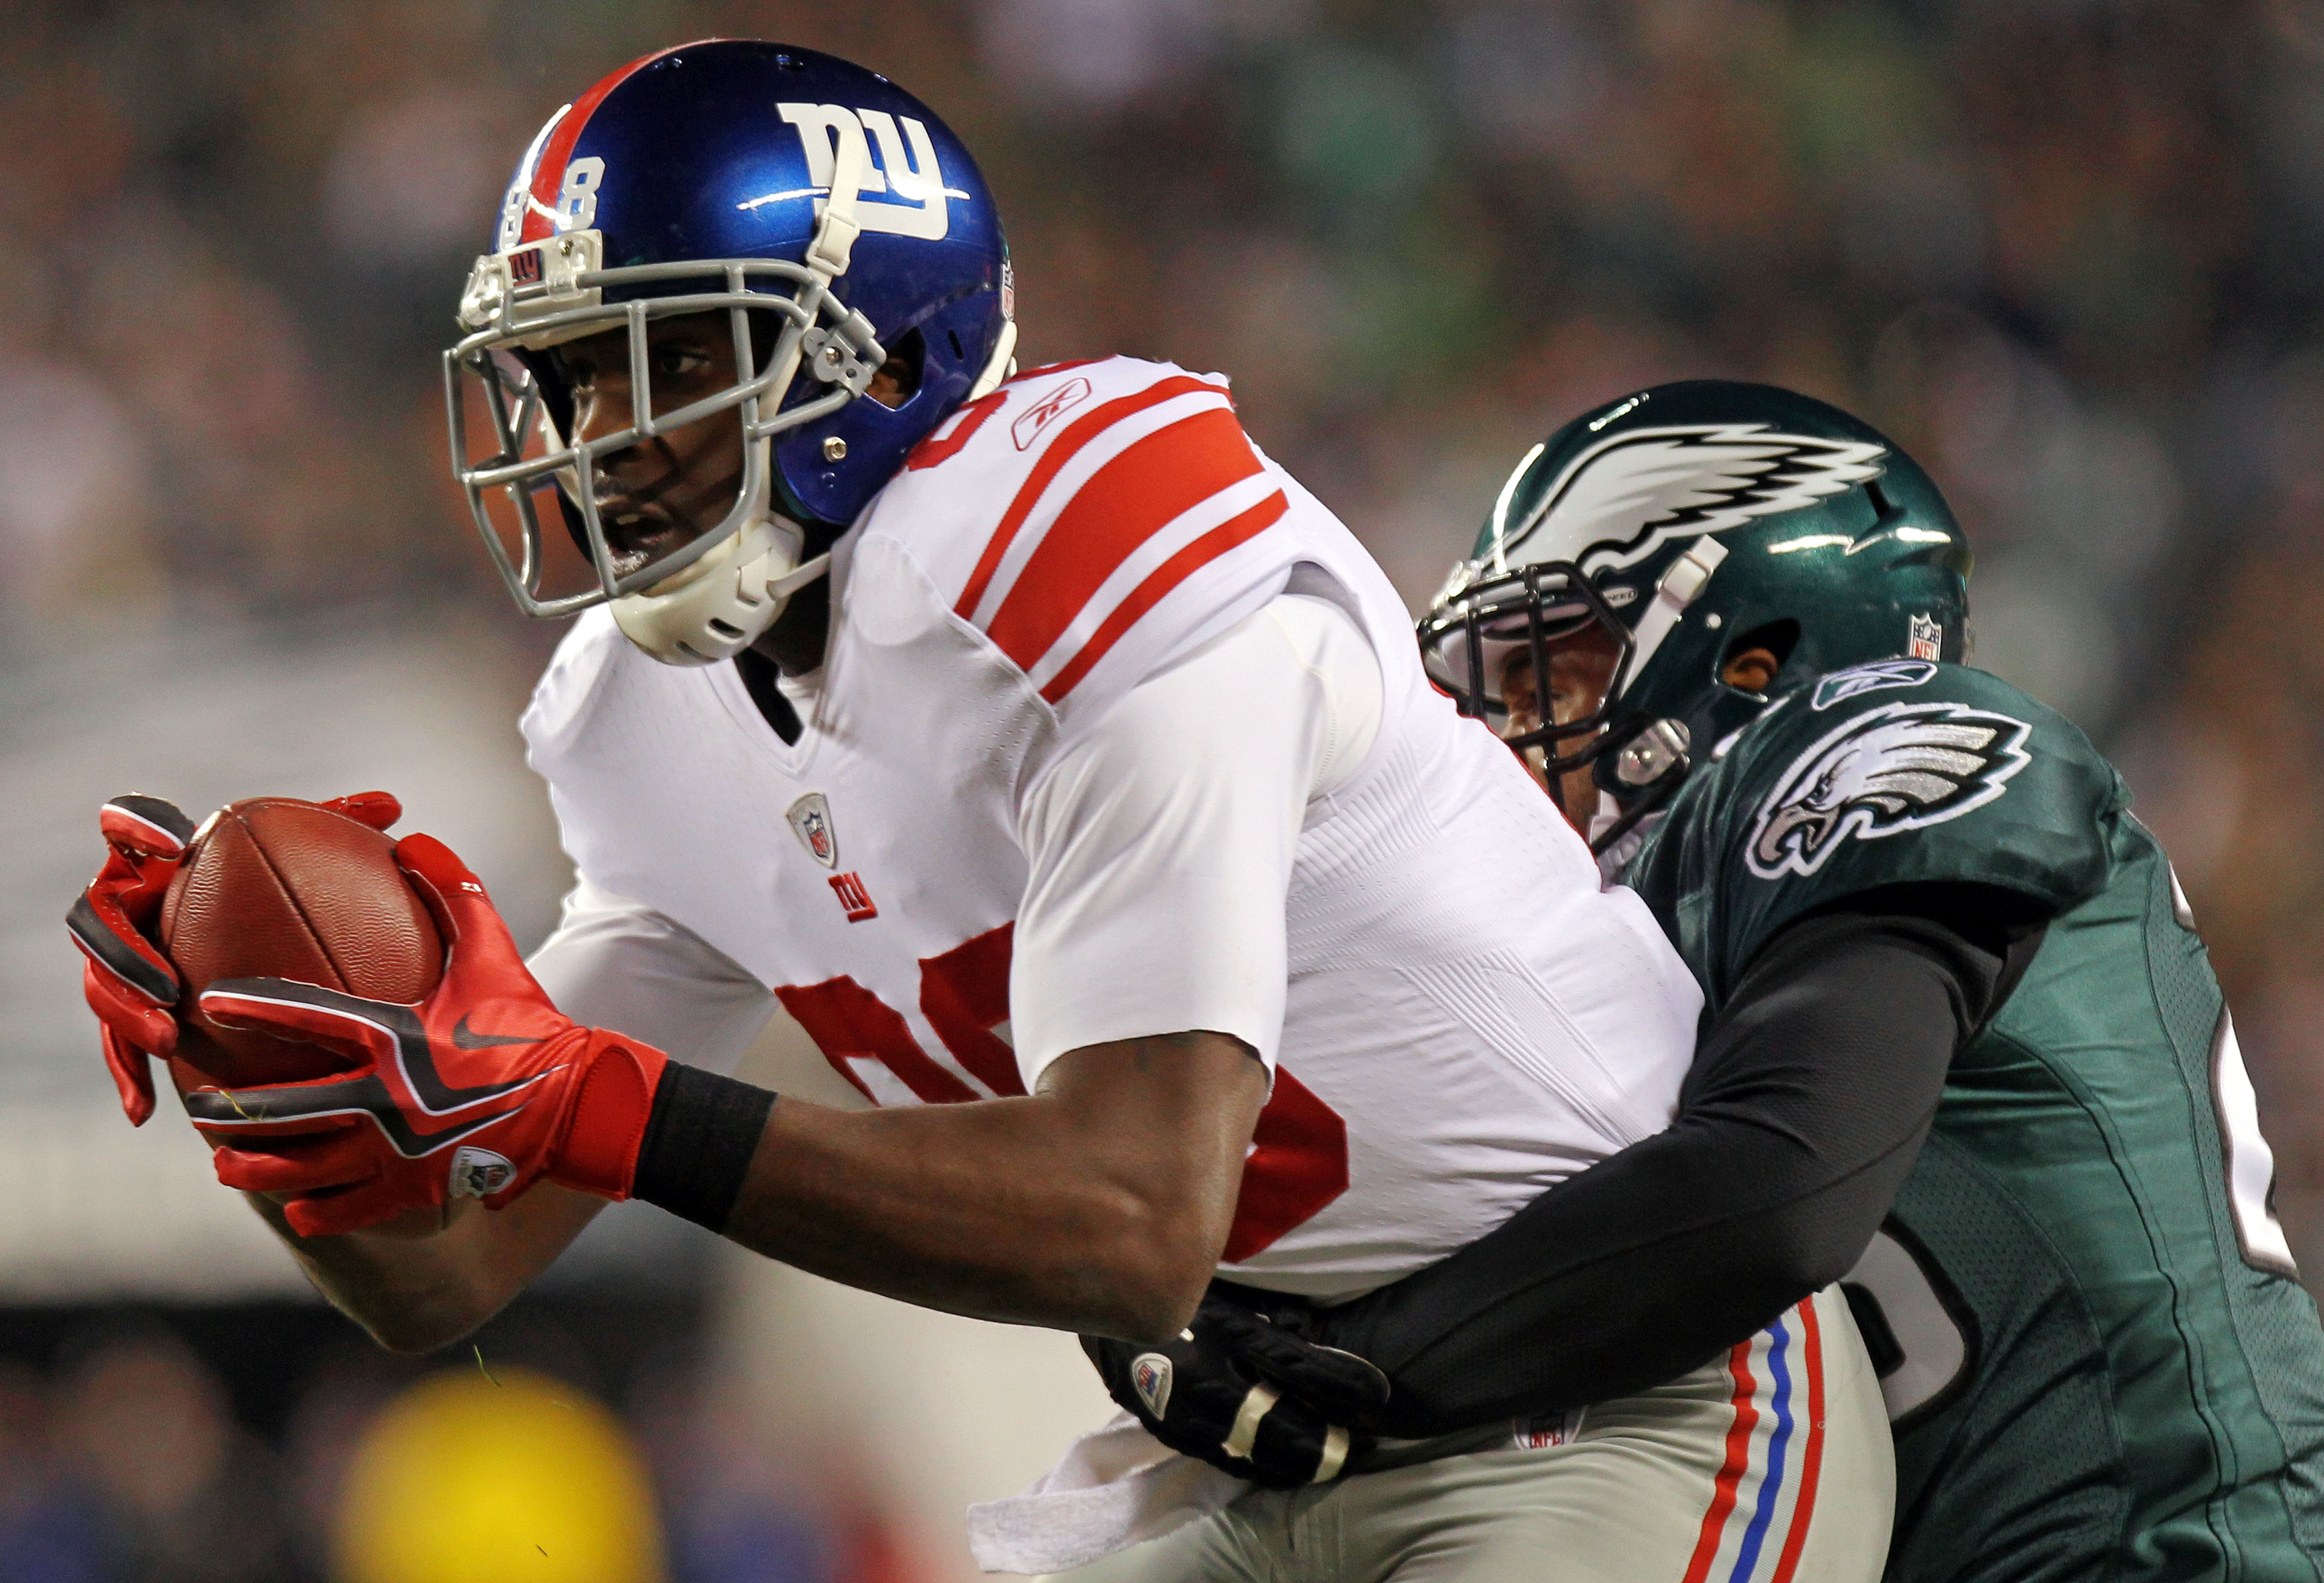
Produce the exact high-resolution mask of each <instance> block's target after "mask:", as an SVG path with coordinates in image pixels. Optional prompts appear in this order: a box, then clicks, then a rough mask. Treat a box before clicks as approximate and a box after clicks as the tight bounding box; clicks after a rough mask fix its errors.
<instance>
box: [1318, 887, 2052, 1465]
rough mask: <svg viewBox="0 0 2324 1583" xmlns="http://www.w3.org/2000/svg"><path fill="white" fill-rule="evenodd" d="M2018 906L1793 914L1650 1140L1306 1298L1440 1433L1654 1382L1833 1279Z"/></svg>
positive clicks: (1934, 1094)
mask: <svg viewBox="0 0 2324 1583" xmlns="http://www.w3.org/2000/svg"><path fill="white" fill-rule="evenodd" d="M2024 911H2025V908H2024V903H2020V902H2018V901H2016V900H2015V898H2013V897H2011V896H2010V895H2009V894H2008V893H2004V892H2000V891H1997V890H1992V889H1987V888H1985V887H1966V886H1926V885H1923V886H1914V887H1909V888H1908V887H1897V888H1895V889H1892V890H1889V891H1886V892H1874V893H1867V894H1866V895H1863V896H1859V897H1857V898H1855V899H1853V900H1852V901H1851V902H1850V903H1847V904H1846V906H1845V910H1830V911H1825V912H1819V913H1816V914H1813V915H1811V916H1809V917H1807V918H1804V919H1803V920H1801V921H1799V922H1797V923H1794V924H1793V925H1792V926H1791V927H1790V928H1788V929H1786V930H1784V932H1783V933H1782V934H1780V935H1778V936H1777V937H1776V938H1775V940H1772V941H1770V942H1769V943H1768V945H1767V946H1766V948H1765V949H1763V950H1762V951H1761V952H1760V953H1759V954H1758V956H1757V958H1754V959H1753V961H1752V963H1751V966H1750V968H1749V970H1748V972H1747V973H1746V974H1745V975H1744V977H1743V979H1742V981H1741V982H1740V983H1739V984H1738V986H1737V990H1736V994H1735V995H1734V998H1733V999H1732V1001H1731V1002H1730V1003H1729V1004H1728V1005H1727V1007H1726V1008H1725V1009H1724V1010H1723V1011H1722V1012H1721V1013H1720V1015H1719V1017H1718V1018H1717V1020H1716V1021H1715V1022H1713V1023H1711V1025H1710V1026H1709V1027H1708V1028H1707V1029H1706V1030H1705V1032H1704V1036H1703V1039H1702V1041H1701V1044H1700V1046H1699V1047H1698V1049H1697V1051H1696V1055H1695V1061H1694V1065H1693V1068H1692V1070H1691V1071H1690V1072H1689V1074H1688V1077H1687V1080H1686V1083H1685V1085H1684V1087H1683V1090H1682V1093H1681V1097H1680V1103H1679V1115H1678V1119H1677V1120H1676V1121H1675V1122H1674V1124H1673V1125H1672V1126H1671V1128H1670V1129H1669V1130H1668V1131H1667V1132H1664V1133H1660V1134H1656V1135H1655V1136H1654V1137H1651V1138H1648V1139H1646V1140H1644V1141H1642V1142H1640V1143H1635V1144H1633V1145H1631V1146H1630V1147H1629V1148H1627V1149H1624V1150H1623V1151H1621V1152H1620V1153H1618V1154H1616V1155H1614V1156H1612V1157H1611V1158H1609V1159H1607V1160H1604V1161H1601V1162H1600V1163H1598V1164H1597V1165H1595V1166H1593V1167H1592V1168H1591V1169H1590V1170H1588V1171H1583V1172H1582V1173H1581V1174H1580V1175H1578V1176H1575V1177H1572V1178H1571V1179H1570V1180H1566V1181H1564V1182H1562V1183H1560V1184H1559V1185H1558V1186H1556V1187H1554V1188H1553V1189H1551V1190H1549V1191H1548V1192H1545V1193H1544V1194H1543V1195H1542V1196H1541V1197H1540V1198H1538V1199H1535V1200H1534V1201H1533V1202H1532V1203H1531V1204H1528V1205H1527V1206H1526V1208H1523V1209H1521V1210H1519V1211H1518V1212H1517V1214H1516V1215H1515V1216H1513V1217H1510V1218H1509V1219H1508V1221H1507V1222H1505V1223H1504V1224H1503V1225H1501V1226H1500V1227H1497V1228H1495V1229H1494V1230H1493V1231H1492V1232H1490V1233H1489V1234H1488V1235H1487V1236H1483V1237H1481V1238H1480V1239H1479V1240H1478V1241H1477V1242H1475V1243H1472V1244H1471V1245H1469V1246H1468V1247H1465V1248H1463V1249H1462V1250H1461V1251H1460V1252H1458V1253H1456V1254H1452V1255H1451V1256H1449V1257H1447V1258H1445V1259H1443V1260H1442V1261H1440V1262H1439V1263H1437V1264H1433V1265H1431V1266H1429V1267H1428V1268H1427V1269H1425V1270H1423V1271H1420V1272H1418V1273H1416V1274H1413V1275H1410V1276H1407V1277H1406V1279H1404V1280H1402V1281H1399V1282H1396V1283H1395V1284H1393V1285H1390V1286H1387V1287H1384V1288H1382V1289H1381V1290H1379V1291H1376V1292H1372V1293H1370V1294H1369V1295H1368V1296H1365V1297H1362V1298H1360V1299H1358V1300H1356V1301H1353V1302H1351V1303H1346V1304H1343V1305H1341V1306H1339V1307H1336V1308H1330V1309H1324V1310H1318V1311H1317V1312H1316V1314H1315V1315H1314V1321H1313V1324H1314V1329H1313V1336H1314V1339H1315V1340H1318V1341H1321V1342H1323V1343H1326V1344H1328V1345H1330V1346H1333V1347H1344V1348H1346V1349H1347V1350H1349V1351H1351V1352H1354V1353H1358V1354H1360V1355H1361V1356H1364V1357H1368V1358H1369V1359H1370V1360H1371V1361H1372V1362H1374V1363H1375V1364H1378V1365H1379V1366H1380V1368H1382V1369H1383V1370H1385V1371H1386V1372H1387V1374H1388V1377H1389V1379H1390V1380H1391V1381H1392V1382H1393V1384H1394V1393H1393V1395H1392V1396H1391V1398H1390V1401H1389V1402H1388V1408H1387V1409H1386V1411H1385V1412H1384V1413H1383V1414H1382V1416H1381V1419H1380V1421H1379V1424H1378V1425H1377V1426H1375V1427H1377V1428H1378V1429H1379V1430H1382V1431H1383V1432H1386V1433H1389V1434H1397V1435H1415V1436H1417V1435H1428V1434H1441V1433H1446V1432H1449V1431H1451V1430H1456V1429H1462V1428H1465V1427H1468V1426H1470V1425H1472V1424H1479V1423H1483V1422H1487V1421H1490V1420H1492V1419H1495V1418H1499V1417H1506V1416H1511V1415H1515V1414H1519V1413H1526V1412H1541V1411H1544V1410H1545V1409H1547V1408H1550V1407H1554V1406H1560V1405H1568V1404H1572V1403H1575V1402H1596V1401H1602V1400H1604V1399H1606V1398H1608V1397H1611V1396H1618V1395H1624V1394H1628V1393H1631V1392H1634V1391H1638V1390H1643V1389H1645V1388H1646V1386H1649V1385H1652V1384H1658V1383H1660V1382H1662V1381H1664V1380H1667V1379H1671V1378H1674V1377H1675V1376H1676V1375H1681V1374H1683V1373H1685V1372H1686V1371H1687V1370H1689V1369H1691V1368H1693V1367H1695V1366H1696V1365H1699V1364H1701V1362H1702V1361H1703V1360H1704V1359H1705V1358H1708V1357H1711V1356H1716V1355H1717V1354H1718V1353H1719V1352H1720V1351H1721V1350H1722V1349H1723V1348H1725V1347H1730V1346H1732V1345H1733V1344H1734V1343H1735V1342H1737V1341H1739V1340H1741V1339H1742V1338H1745V1337H1747V1336H1748V1335H1750V1334H1751V1333H1752V1332H1754V1331H1755V1330H1757V1329H1758V1328H1761V1327H1762V1326H1764V1325H1766V1323H1767V1322H1768V1321H1770V1320H1771V1319H1774V1318H1775V1316H1776V1315H1777V1314H1779V1313H1781V1312H1782V1311H1783V1310H1784V1309H1785V1308H1787V1307H1789V1306H1790V1305H1791V1304H1793V1303H1795V1302H1797V1301H1800V1299H1802V1298H1803V1297H1805V1296H1806V1295H1808V1294H1809V1293H1810V1292H1812V1291H1818V1290H1820V1289H1821V1288H1822V1287H1824V1286H1827V1285H1830V1284H1831V1282H1834V1281H1837V1280H1838V1279H1839V1278H1840V1276H1841V1275H1843V1274H1845V1273H1847V1272H1848V1271H1849V1268H1850V1267H1851V1266H1853V1264H1855V1262H1856V1260H1857V1258H1858V1256H1859V1255H1860V1254H1862V1253H1863V1251H1864V1247H1865V1245H1866V1244H1867V1243H1868V1242H1869V1241H1870V1240H1871V1237H1872V1234H1873V1232H1874V1231H1875V1230H1877V1228H1878V1227H1879V1224H1880V1220H1881V1217H1882V1216H1884V1215H1885V1214H1886V1212H1887V1208H1888V1204H1889V1200H1890V1199H1892V1198H1893V1197H1894V1196H1895V1191H1896V1189H1897V1188H1898V1186H1899V1185H1901V1183H1902V1182H1903V1180H1904V1174H1905V1172H1906V1171H1909V1170H1910V1169H1911V1168H1912V1164H1913V1162H1914V1158H1915V1157H1916V1156H1917V1154H1918V1153H1919V1152H1920V1146H1921V1142H1922V1139H1923V1136H1924V1135H1925V1134H1926V1133H1927V1131H1928V1126H1929V1122H1930V1119H1931V1117H1932V1116H1933V1114H1934V1113H1935V1109H1936V1103H1937V1098H1938V1096H1939V1094H1940V1092H1941V1089H1942V1088H1943V1085H1944V1075H1945V1069H1946V1067H1947V1066H1948V1065H1949V1064H1950V1061H1951V1060H1952V1057H1953V1053H1954V1051H1956V1050H1957V1049H1958V1048H1959V1047H1960V1044H1961V1043H1963V1042H1964V1041H1966V1040H1967V1038H1968V1037H1969V1035H1970V1034H1971V1033H1972V1032H1975V1031H1976V1030H1977V1029H1978V1027H1979V1026H1981V1025H1982V1024H1983V1023H1984V1022H1985V1021H1986V1019H1987V1018H1988V1017H1989V1016H1990V1015H1991V1014H1993V1013H1994V1012H1995V1011H1997V1010H1998V1009H1999V1007H2000V1004H2001V1002H2002V999H2003V998H2004V997H2005V996H2006V995H2007V993H2008V989H2009V986H2010V985H2011V984H2012V983H2013V982H2014V981H2015V977H2016V975H2017V973H2018V972H2019V971H2020V970H2022V968H2023V967H2024V963H2025V962H2026V961H2027V960H2029V959H2030V958H2031V957H2032V954H2033V949H2034V947H2035V945H2037V944H2038V941H2039V930H2038V928H2037V927H2035V925H2034V922H2033V921H2030V920H2027V919H2025V918H2024V916H2023V914H2024Z"/></svg>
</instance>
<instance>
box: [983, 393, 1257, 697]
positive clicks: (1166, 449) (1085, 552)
mask: <svg viewBox="0 0 2324 1583" xmlns="http://www.w3.org/2000/svg"><path fill="white" fill-rule="evenodd" d="M1258 471H1259V458H1258V457H1257V456H1256V455H1254V454H1253V453H1252V451H1251V449H1250V440H1246V439H1244V438H1243V432H1242V425H1241V424H1240V423H1238V422H1236V421H1235V420H1234V414H1233V413H1231V412H1228V411H1226V410H1225V409H1224V408H1223V407H1206V408H1204V409H1203V411H1201V412H1196V413H1194V415H1193V416H1191V417H1187V418H1181V419H1180V420H1179V421H1177V422H1176V423H1173V424H1171V425H1170V426H1169V427H1167V428H1166V429H1157V430H1155V431H1154V432H1153V433H1151V434H1148V435H1147V436H1146V437H1145V438H1143V439H1141V440H1139V441H1138V442H1137V443H1135V444H1134V445H1132V446H1130V449H1127V450H1125V451H1123V452H1122V453H1121V454H1120V456H1117V457H1115V458H1112V459H1111V461H1109V462H1107V463H1106V464H1105V466H1103V467H1100V468H1099V469H1098V470H1097V471H1096V472H1095V473H1094V474H1093V475H1092V476H1091V477H1090V480H1089V482H1088V483H1086V484H1084V485H1083V486H1081V487H1080V488H1079V489H1077V490H1075V491H1074V497H1073V499H1071V500H1069V501H1067V502H1066V503H1065V509H1064V510H1063V511H1060V512H1059V513H1058V514H1057V520H1056V523H1054V524H1052V525H1051V527H1050V529H1049V531H1048V533H1047V536H1045V537H1044V538H1043V539H1042V541H1041V545H1040V548H1039V549H1037V550H1036V551H1033V553H1032V555H1031V557H1030V558H1029V559H1028V560H1027V561H1026V562H1025V569H1024V570H1023V571H1021V572H1019V574H1018V577H1017V581H1016V583H1015V585H1014V586H1013V587H1011V588H1010V590H1009V595H1008V597H1006V598H1005V599H1003V600H1001V608H1000V609H999V610H998V611H996V612H995V613H994V615H993V617H992V624H991V625H990V626H989V627H987V628H986V629H985V630H986V633H987V634H989V635H990V636H991V639H992V641H993V643H996V644H998V645H999V646H1000V649H1001V653H1004V654H1007V655H1008V656H1009V657H1010V659H1011V660H1014V661H1015V662H1017V665H1018V668H1019V669H1020V670H1028V671H1029V670H1031V669H1032V667H1033V665H1034V664H1035V663H1036V662H1037V661H1038V660H1039V659H1040V658H1041V656H1042V655H1044V654H1046V653H1048V652H1049V647H1050V645H1051V644H1053V643H1056V641H1057V639H1058V638H1059V637H1061V636H1063V635H1064V634H1065V628H1066V627H1067V626H1068V625H1071V624H1072V622H1073V619H1074V616H1078V615H1080V614H1081V612H1082V608H1083V606H1085V605H1087V604H1088V603H1089V601H1090V596H1091V595H1093V594H1094V593H1096V592H1097V590H1098V586H1099V585H1100V584H1101V583H1102V582H1104V581H1105V579H1107V578H1109V577H1111V576H1112V575H1113V573H1114V571H1115V570H1116V569H1118V568H1119V567H1120V565H1121V563H1122V562H1123V561H1124V560H1128V559H1129V558H1130V555H1131V554H1132V553H1134V552H1135V551H1137V549H1138V547H1139V545H1141V544H1143V543H1145V542H1146V541H1147V540H1148V539H1149V538H1152V537H1153V536H1154V535H1155V534H1156V533H1157V532H1161V531H1162V530H1163V529H1164V528H1166V527H1167V526H1169V524H1170V523H1174V522H1176V520H1177V519H1178V518H1179V517H1181V516H1183V515H1184V514H1186V513H1187V512H1189V511H1192V510H1193V509H1194V507H1196V506H1198V505H1202V503H1203V502H1204V501H1205V500H1208V499H1209V498H1211V496H1213V495H1216V494H1217V493H1218V492H1219V491H1220V490H1222V489H1224V488H1227V487H1229V486H1231V485H1234V484H1239V483H1240V482H1241V481H1242V480H1243V479H1245V478H1248V477H1251V476H1252V475H1253V474H1255V473H1257V472H1258Z"/></svg>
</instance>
